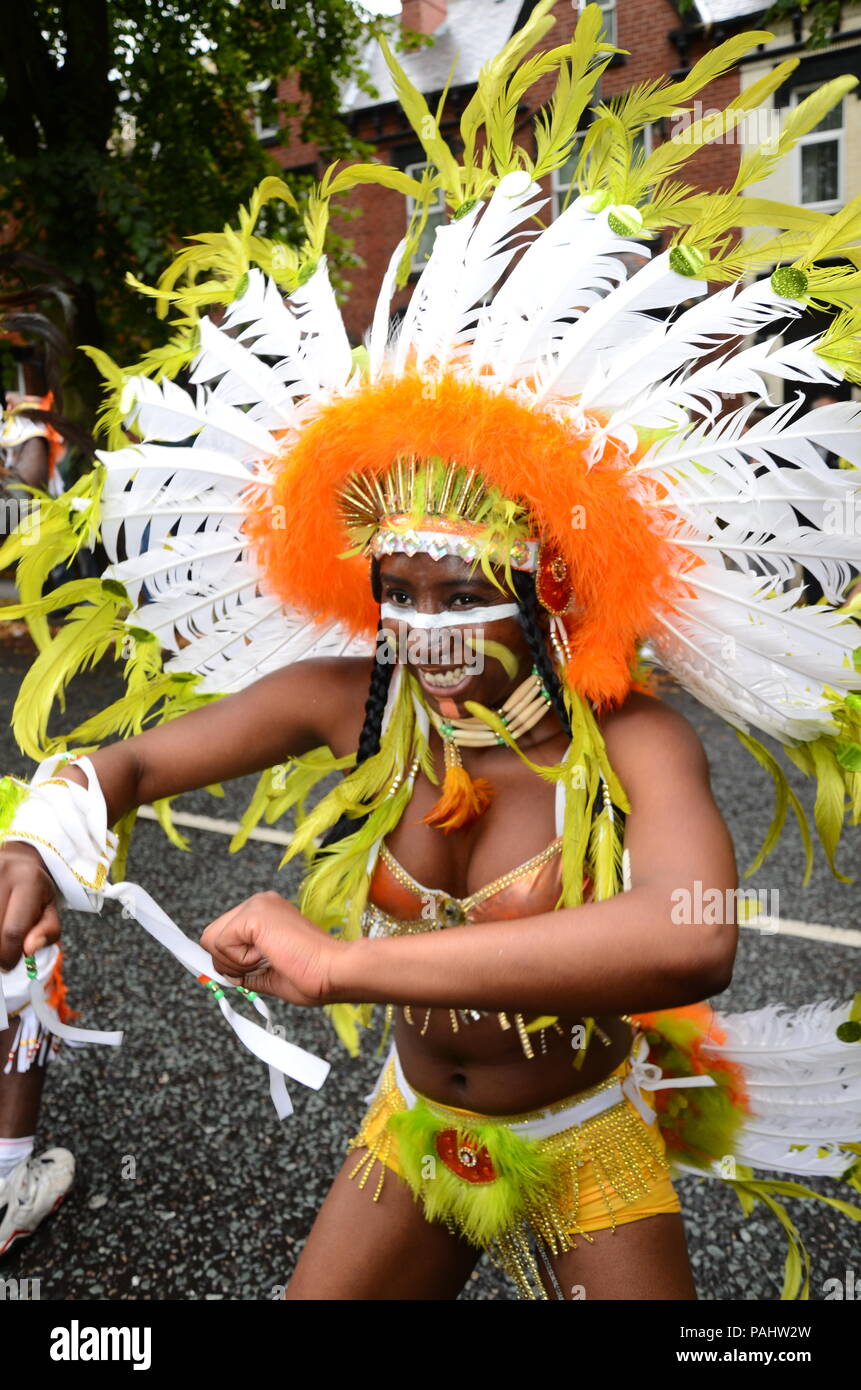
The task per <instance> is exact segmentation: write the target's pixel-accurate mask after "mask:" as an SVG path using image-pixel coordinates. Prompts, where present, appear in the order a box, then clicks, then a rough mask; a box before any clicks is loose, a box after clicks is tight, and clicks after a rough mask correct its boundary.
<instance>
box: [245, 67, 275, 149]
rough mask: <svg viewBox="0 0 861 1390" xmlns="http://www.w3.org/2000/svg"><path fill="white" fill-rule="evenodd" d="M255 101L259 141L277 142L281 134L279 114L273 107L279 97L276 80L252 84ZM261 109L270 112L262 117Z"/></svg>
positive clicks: (255, 127) (255, 129)
mask: <svg viewBox="0 0 861 1390" xmlns="http://www.w3.org/2000/svg"><path fill="white" fill-rule="evenodd" d="M249 91H250V92H251V93H252V96H253V101H254V134H255V135H256V136H257V139H258V140H277V138H278V136H279V134H280V128H279V125H278V112H277V110H275V109H274V108H273V107H272V102H274V101H275V100H276V98H277V96H278V83H277V82H275V81H274V80H272V81H268V80H267V81H264V82H252V83H251V84H250V87H249ZM261 107H263V108H264V110H265V109H266V107H268V108H269V109H268V112H267V114H266V115H265V116H263V117H261V115H260V110H261Z"/></svg>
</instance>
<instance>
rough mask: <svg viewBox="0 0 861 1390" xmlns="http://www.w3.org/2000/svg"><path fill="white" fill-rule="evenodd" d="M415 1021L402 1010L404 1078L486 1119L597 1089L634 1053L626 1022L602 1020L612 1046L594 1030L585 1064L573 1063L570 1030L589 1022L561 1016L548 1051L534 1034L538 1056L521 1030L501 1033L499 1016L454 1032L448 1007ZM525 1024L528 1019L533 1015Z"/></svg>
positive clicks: (548, 1035)
mask: <svg viewBox="0 0 861 1390" xmlns="http://www.w3.org/2000/svg"><path fill="white" fill-rule="evenodd" d="M411 1013H412V1018H413V1023H412V1025H410V1024H409V1023H407V1021H406V1019H405V1017H404V1012H403V1009H400V1010H398V1019H397V1024H396V1028H395V1041H396V1043H397V1049H398V1054H399V1056H400V1059H401V1065H402V1067H403V1072H404V1076H405V1077H406V1079H407V1081H408V1082H409V1083H410V1085H411V1086H412V1087H413V1088H414V1090H416V1091H420V1092H421V1093H422V1095H425V1096H429V1097H431V1099H433V1100H437V1101H439V1102H440V1103H441V1104H442V1105H453V1106H457V1107H459V1108H462V1109H465V1110H476V1111H480V1112H481V1113H482V1114H486V1115H515V1114H520V1113H522V1112H523V1111H526V1110H539V1109H541V1107H542V1106H544V1105H551V1104H552V1103H553V1102H554V1101H557V1100H563V1099H564V1098H565V1097H566V1096H572V1095H575V1094H576V1092H578V1091H585V1090H587V1089H588V1088H589V1087H590V1086H595V1085H597V1083H598V1082H599V1081H603V1080H604V1078H605V1077H607V1076H609V1075H610V1073H611V1072H612V1071H613V1070H614V1069H615V1068H616V1067H617V1066H618V1065H619V1063H620V1062H621V1061H622V1060H623V1059H624V1058H625V1057H626V1056H627V1055H628V1052H629V1051H630V1045H631V1026H630V1024H628V1023H626V1022H625V1021H624V1020H623V1019H621V1018H617V1017H615V1016H613V1017H602V1018H597V1019H596V1020H595V1022H596V1024H597V1026H598V1028H600V1029H601V1030H602V1032H603V1033H604V1035H605V1036H606V1038H607V1039H609V1042H603V1041H602V1040H601V1038H600V1036H599V1034H598V1032H597V1029H596V1030H595V1032H593V1035H592V1038H591V1041H590V1042H589V1045H588V1047H587V1049H586V1056H585V1058H584V1059H583V1062H582V1065H581V1066H580V1067H576V1068H575V1066H574V1060H575V1058H576V1056H577V1052H576V1051H575V1049H574V1048H573V1047H572V1046H571V1030H572V1028H573V1027H575V1026H576V1025H578V1024H582V1023H583V1019H581V1018H576V1017H573V1016H572V1017H569V1018H560V1019H559V1027H560V1029H561V1030H562V1031H561V1034H560V1033H558V1032H556V1030H555V1029H553V1028H548V1029H547V1030H546V1031H545V1034H544V1037H545V1045H546V1048H547V1051H546V1053H544V1052H542V1051H541V1049H540V1044H539V1041H538V1036H537V1034H536V1033H531V1034H530V1035H529V1036H530V1039H531V1041H532V1045H533V1049H534V1053H535V1055H534V1056H533V1057H531V1058H529V1057H526V1056H525V1054H524V1052H523V1048H522V1045H521V1042H520V1038H519V1036H518V1033H517V1031H516V1029H515V1028H514V1026H513V1024H512V1026H511V1027H510V1028H509V1029H507V1030H505V1031H504V1030H503V1029H502V1028H501V1027H500V1024H499V1020H498V1019H497V1017H496V1015H495V1014H490V1015H487V1016H485V1017H483V1018H482V1019H480V1020H479V1021H477V1022H475V1021H474V1022H471V1023H469V1024H468V1025H466V1026H463V1025H461V1027H460V1029H459V1031H458V1032H457V1033H455V1032H454V1031H453V1030H452V1027H451V1020H450V1017H449V1012H448V1010H447V1009H431V1010H430V1018H429V1021H428V1026H427V1029H426V1031H423V1029H424V1023H425V1018H426V1016H427V1014H428V1010H426V1009H423V1008H416V1009H412V1010H411ZM525 1021H526V1023H527V1024H528V1023H529V1022H530V1018H529V1016H528V1015H527V1016H526V1019H525Z"/></svg>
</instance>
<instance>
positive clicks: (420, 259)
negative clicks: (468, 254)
mask: <svg viewBox="0 0 861 1390" xmlns="http://www.w3.org/2000/svg"><path fill="white" fill-rule="evenodd" d="M427 167H428V166H427V164H426V163H418V164H407V165H406V167H405V169H404V173H405V174H408V175H409V177H410V178H411V179H421V176H422V174H423V173H424V171H425V169H427ZM415 206H416V200H415V198H410V197H409V196H407V226H409V224H410V221H411V220H412V215H413V212H414V210H415ZM447 220H448V218H447V216H446V207H445V196H444V194H443V191H442V189H441V188H438V189H437V191H436V202H435V203H432V204H431V207H430V209H429V211H428V215H427V221H426V222H425V225H424V227H423V229H422V234H421V236H420V237H419V244H418V246H417V247H416V252H415V255H414V256H413V264H412V268H413V270H414V271H420V270H424V268H425V266H426V265H427V261H428V257H429V256H430V253H431V251H432V250H433V244H434V237H435V236H436V229H437V227H444V226H445V224H446V222H447Z"/></svg>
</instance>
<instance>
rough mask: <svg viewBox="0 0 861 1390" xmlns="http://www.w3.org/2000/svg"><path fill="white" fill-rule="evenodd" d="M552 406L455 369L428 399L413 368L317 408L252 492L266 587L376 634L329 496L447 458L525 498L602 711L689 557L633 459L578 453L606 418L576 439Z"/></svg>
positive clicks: (611, 450) (357, 567)
mask: <svg viewBox="0 0 861 1390" xmlns="http://www.w3.org/2000/svg"><path fill="white" fill-rule="evenodd" d="M560 404H568V403H567V402H556V403H554V402H551V403H549V404H548V406H547V408H546V409H544V410H531V409H529V408H528V407H527V406H525V405H523V404H522V402H520V401H518V400H515V399H514V397H513V396H512V395H511V394H509V393H506V392H495V391H491V390H490V389H488V387H487V386H486V385H484V384H482V383H480V382H477V381H474V380H465V379H463V378H462V377H458V376H456V375H454V374H452V373H448V374H444V375H442V376H441V377H440V378H439V379H438V380H436V381H435V382H434V389H433V391H432V392H430V391H428V388H427V382H426V381H425V380H423V378H422V377H420V376H419V375H418V373H417V372H415V371H408V372H407V373H406V374H405V375H403V376H400V377H397V378H394V377H384V378H382V379H381V380H379V381H377V382H371V383H367V384H365V385H363V386H361V387H359V388H358V389H356V390H355V391H352V392H351V393H350V394H349V395H347V396H343V397H339V398H338V399H337V400H333V401H331V402H330V403H329V404H327V405H324V406H321V407H319V408H318V409H317V410H316V411H315V414H314V415H313V416H312V417H311V418H309V419H308V421H307V423H305V424H304V425H303V427H302V430H301V432H300V433H299V434H298V435H297V434H291V435H290V436H289V437H288V438H286V439H285V440H284V447H283V453H282V455H281V457H280V460H278V461H276V463H275V465H274V469H275V473H276V478H275V483H274V485H273V489H272V494H271V497H270V498H269V499H268V500H267V497H266V495H265V494H264V493H263V491H262V489H260V488H252V489H250V490H249V493H248V497H247V504H246V505H247V511H246V517H245V521H244V529H245V532H246V534H247V536H248V539H249V543H250V546H251V548H252V550H253V552H254V554H255V558H256V561H257V564H258V566H259V567H260V569H261V571H262V574H263V577H264V583H265V585H266V586H267V587H268V588H269V589H270V590H271V591H272V592H273V593H275V594H276V595H277V596H278V597H279V598H280V599H281V600H282V602H284V603H285V604H287V605H288V606H289V607H293V608H298V609H299V610H300V611H302V612H305V613H312V614H314V615H315V616H316V618H317V620H318V621H321V622H323V621H329V622H332V621H337V622H340V623H342V624H344V626H345V627H346V628H347V629H348V630H349V631H350V632H352V633H354V634H358V633H364V634H367V635H371V634H372V633H373V631H374V629H375V626H376V620H377V609H376V605H375V604H374V602H373V600H372V597H371V592H370V585H369V583H368V561H367V558H364V557H362V556H350V557H345V556H344V552H345V551H346V550H348V549H349V548H350V538H349V536H348V533H347V530H346V527H345V525H344V522H343V519H342V517H341V514H340V510H339V506H338V495H339V493H340V491H341V490H342V488H343V487H344V485H345V483H346V481H347V479H348V477H349V476H350V474H351V473H354V472H360V473H365V474H368V475H370V476H375V477H382V476H384V475H385V474H386V473H387V472H388V470H389V469H390V468H391V467H392V465H393V463H394V462H395V460H396V459H397V458H398V457H400V456H415V457H418V458H428V457H431V456H438V457H441V458H443V459H448V460H455V461H457V462H458V463H459V464H461V465H463V466H464V467H466V468H470V469H475V471H476V472H477V473H479V474H481V476H482V477H483V478H484V479H485V480H486V482H487V483H488V484H489V485H490V486H492V487H495V488H497V489H498V490H499V491H500V492H501V493H502V495H503V496H505V497H508V498H510V499H512V500H518V501H520V502H521V503H524V504H525V505H526V506H527V508H528V511H529V514H530V518H529V519H530V524H531V525H532V526H534V531H535V533H536V534H538V535H540V536H541V537H542V539H544V540H545V541H547V542H548V543H549V544H550V545H552V546H553V548H554V550H555V551H557V552H558V553H559V554H560V555H561V556H562V558H563V559H564V560H565V561H566V563H567V565H568V571H569V574H570V576H571V583H572V588H573V593H574V610H573V611H572V613H571V614H570V615H569V616H568V617H567V618H566V619H565V624H566V629H567V631H568V633H569V645H570V650H571V659H570V662H569V664H568V668H567V672H566V675H567V679H568V683H569V685H570V686H571V687H572V689H574V690H576V691H578V692H579V693H580V694H582V695H584V696H585V697H586V698H587V699H590V700H592V701H593V702H594V703H595V704H596V705H597V706H599V707H602V706H606V705H609V704H616V703H618V702H619V701H621V700H623V699H624V697H625V695H626V694H627V693H628V690H629V688H630V683H631V666H632V663H633V659H634V654H635V648H636V642H637V640H638V638H640V637H641V636H642V635H643V633H644V632H646V631H648V630H649V629H650V628H651V627H652V626H653V622H654V616H655V613H656V612H660V611H667V610H670V609H672V607H673V601H674V599H675V598H676V597H677V596H678V595H679V594H681V593H683V592H684V586H683V583H680V581H678V580H677V579H676V578H675V577H674V571H675V570H676V569H678V568H681V566H682V562H683V557H684V555H685V552H683V551H682V552H679V551H678V550H676V551H675V552H673V548H672V547H671V546H670V545H669V544H667V542H666V541H665V540H664V539H663V536H662V534H661V531H662V530H663V529H664V522H665V520H668V519H669V515H667V516H665V514H664V513H663V511H662V508H661V503H662V501H664V502H665V499H663V498H661V496H660V495H659V493H658V488H657V485H656V484H653V483H651V482H650V481H649V480H648V479H646V478H645V477H641V476H638V477H636V478H631V477H630V476H629V475H628V474H627V470H628V469H629V468H630V466H631V463H632V462H633V461H634V459H633V458H632V457H630V456H629V455H627V454H625V453H623V452H622V451H621V450H620V448H619V447H618V446H617V445H615V444H614V442H613V441H612V440H608V441H607V444H606V447H605V451H604V454H603V457H602V458H601V459H600V460H598V461H597V462H596V463H594V464H593V465H592V466H591V467H590V466H589V463H588V458H587V450H588V447H589V445H590V444H591V443H592V441H593V438H594V432H595V431H597V430H598V429H599V428H600V426H601V423H602V421H601V419H600V418H599V417H598V416H597V415H595V416H594V417H590V418H589V426H590V428H589V429H588V430H582V429H581V430H578V429H577V428H575V426H574V425H573V424H572V423H571V422H570V421H569V420H566V419H563V418H561V412H560V411H559V406H560ZM553 410H555V411H556V413H555V414H554V413H551V411H553ZM644 504H647V505H644ZM667 512H669V509H667Z"/></svg>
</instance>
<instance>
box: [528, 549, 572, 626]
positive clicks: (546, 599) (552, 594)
mask: <svg viewBox="0 0 861 1390" xmlns="http://www.w3.org/2000/svg"><path fill="white" fill-rule="evenodd" d="M535 592H536V594H537V596H538V602H539V603H540V604H541V606H542V608H544V609H546V611H547V612H548V613H551V614H552V615H553V617H554V618H561V617H562V616H563V615H564V614H565V613H567V612H568V610H569V609H570V607H571V600H572V598H573V593H572V589H571V576H570V573H569V570H568V563H567V561H565V560H563V558H562V556H561V555H560V554H559V553H558V551H555V550H552V549H551V548H550V546H547V545H542V547H541V553H540V555H539V558H538V569H537V570H536V572H535Z"/></svg>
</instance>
